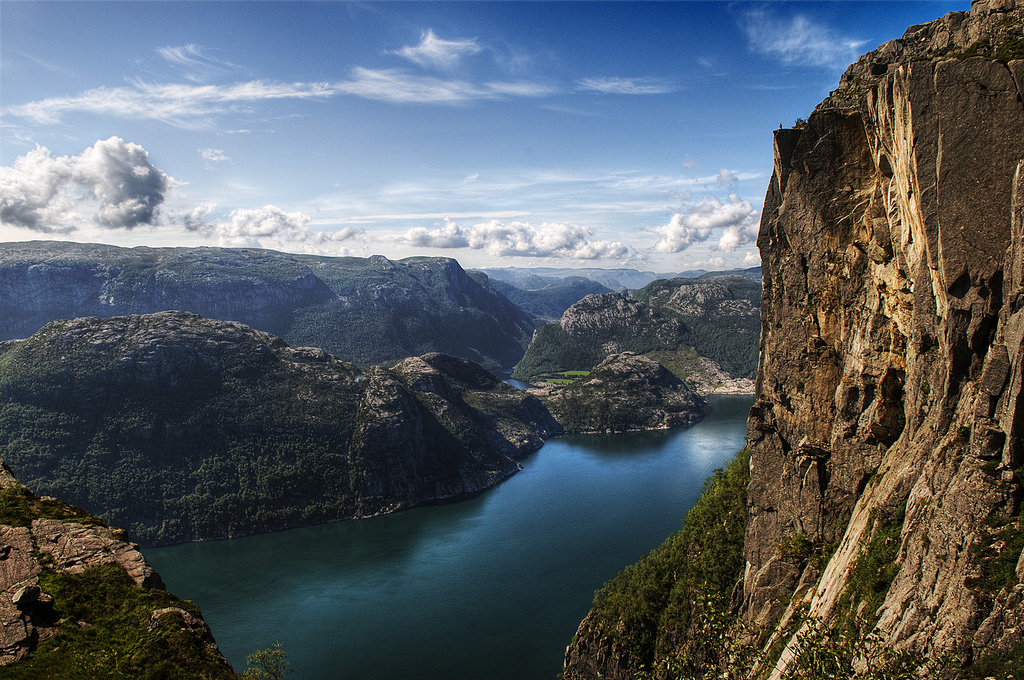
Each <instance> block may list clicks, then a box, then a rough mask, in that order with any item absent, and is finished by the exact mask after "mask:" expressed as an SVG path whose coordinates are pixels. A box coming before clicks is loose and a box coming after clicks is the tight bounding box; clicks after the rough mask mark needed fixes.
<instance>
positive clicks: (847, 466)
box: [565, 0, 1024, 679]
mask: <svg viewBox="0 0 1024 680" xmlns="http://www.w3.org/2000/svg"><path fill="white" fill-rule="evenodd" d="M1022 92H1024V3H1018V2H1015V1H1014V0H976V1H975V2H974V3H973V4H972V8H971V11H970V12H955V13H951V14H948V15H946V16H944V17H942V18H940V19H937V20H936V21H933V22H931V23H928V24H923V25H919V26H912V27H911V28H909V29H908V30H907V32H906V33H905V35H904V36H903V38H901V39H899V40H894V41H892V42H889V43H886V44H884V45H882V46H881V47H879V48H878V49H877V50H876V51H874V52H871V53H869V54H867V55H864V56H863V57H861V58H860V60H859V61H858V62H857V63H856V64H854V65H852V66H851V67H850V68H849V69H848V70H847V72H846V73H845V74H844V76H843V77H842V80H841V82H840V85H839V87H838V89H837V90H836V91H834V92H833V93H831V94H830V96H829V97H828V98H827V99H826V100H825V101H823V102H822V103H821V104H820V105H819V106H818V107H817V108H816V109H815V111H814V112H813V113H812V114H811V115H810V116H809V117H808V119H807V121H806V124H801V125H800V126H799V127H798V128H794V129H790V130H779V131H778V132H777V133H776V134H775V169H774V173H773V176H772V179H771V183H770V185H769V187H768V191H767V195H766V198H765V205H764V211H763V213H762V222H761V228H760V235H759V239H758V246H759V248H760V251H761V257H762V272H763V298H762V307H761V359H760V366H759V370H758V379H757V388H756V389H757V392H756V394H757V399H756V402H755V405H754V407H753V408H752V410H751V413H750V418H749V422H748V428H749V435H748V441H749V447H750V452H751V460H750V474H751V480H750V484H749V487H748V495H747V511H748V513H747V523H746V533H745V540H744V554H745V558H746V565H745V569H744V570H743V573H742V574H737V577H738V582H737V584H736V587H735V589H733V590H732V592H731V603H732V611H733V612H735V613H737V614H738V615H739V617H740V619H741V620H742V621H743V622H745V624H746V626H745V627H744V630H746V631H747V633H746V634H741V633H739V632H736V634H735V635H732V636H731V639H732V640H733V642H736V641H739V642H751V641H752V642H753V643H754V646H755V647H757V648H759V649H760V650H762V651H763V652H767V651H768V650H771V653H769V654H766V656H765V657H764V660H765V661H764V662H762V665H761V666H760V667H759V668H758V669H757V670H756V671H755V672H753V673H754V674H757V673H761V672H762V671H765V670H766V669H774V670H773V671H772V672H773V673H774V676H773V677H781V676H782V675H783V674H784V672H785V668H786V666H787V664H789V663H790V662H791V661H792V658H793V653H794V650H795V648H796V644H795V641H796V639H797V638H796V634H797V633H798V631H799V630H800V626H799V622H800V620H801V617H804V616H806V615H808V614H809V615H810V616H812V617H815V618H816V619H818V620H819V621H823V622H825V623H838V622H842V621H851V620H855V619H860V620H861V621H864V622H866V623H867V625H868V626H873V627H874V629H875V631H876V633H877V634H878V635H879V636H880V638H879V643H880V644H882V645H884V646H889V647H893V648H895V649H898V650H906V651H911V652H920V653H922V654H924V655H925V656H927V657H932V658H935V657H937V656H939V655H941V654H942V653H943V652H954V653H956V654H957V655H958V657H959V665H962V666H964V667H968V668H971V667H972V666H973V667H974V668H979V667H980V666H979V663H983V662H985V661H986V660H987V659H988V660H990V659H992V658H994V657H995V656H996V655H1000V654H1003V655H1004V658H1011V659H1012V658H1017V659H1019V658H1020V654H1021V653H1022V650H1024V647H1022V646H1021V645H1022V644H1024V625H1022V623H1024V621H1022V619H1024V615H1022V613H1021V612H1022V611H1024V610H1022V607H1021V604H1022V601H1024V557H1022V555H1021V546H1022V543H1024V534H1022V529H1021V520H1020V510H1021V501H1022V498H1024V482H1022V477H1021V475H1022V473H1024V470H1022V466H1024V440H1022V437H1021V430H1022V428H1024V352H1022V351H1021V350H1022V347H1024V312H1022V309H1024V107H1022V103H1021V102H1022V97H1021V94H1022ZM797 540H799V541H800V542H801V543H800V544H801V545H803V546H805V548H806V549H804V550H802V551H794V550H793V549H792V546H793V545H795V543H794V541H797ZM804 541H805V542H804ZM880 556H881V559H880ZM869 559H876V560H879V559H880V561H878V563H877V565H875V566H874V567H872V569H873V571H872V573H870V574H868V573H867V569H868V565H869V564H875V563H871V562H869V561H868V560H869ZM667 578H672V577H671V576H667ZM865 582H867V583H868V585H867V586H866V585H865ZM868 591H870V592H868ZM723 595H724V596H725V597H726V601H729V596H730V593H723ZM595 611H596V610H595ZM654 616H655V617H658V616H660V614H659V613H658V612H655V614H654ZM596 620H597V619H595V618H594V613H593V612H592V614H591V617H588V620H587V621H585V622H584V624H583V625H582V626H581V628H580V631H579V632H578V633H577V638H576V639H575V640H574V642H573V644H572V645H570V647H569V649H568V651H567V655H566V659H567V662H566V673H565V676H566V678H574V679H579V678H598V677H608V678H627V677H633V675H634V673H635V672H636V670H637V669H638V668H640V666H641V665H642V664H652V663H657V662H659V661H660V659H658V658H654V659H643V658H633V657H630V656H629V652H628V650H626V651H623V650H624V649H625V647H624V646H623V642H622V641H623V640H626V639H628V636H627V635H626V634H625V633H624V631H623V630H620V629H615V627H614V625H611V626H609V625H606V624H604V623H601V624H596V623H594V622H595V621H596ZM656 620H661V621H665V619H664V618H662V619H657V618H656ZM588 622H589V623H588ZM620 626H625V622H624V621H620ZM751 631H755V632H753V633H751ZM687 635H689V633H687V634H684V635H681V636H676V637H672V634H667V635H665V636H664V639H663V638H661V637H659V638H658V641H657V645H658V649H660V650H668V653H667V655H666V656H664V658H671V659H677V658H692V657H687V654H688V653H689V652H690V651H691V650H693V649H696V647H695V645H697V644H698V642H696V640H697V639H698V637H699V636H698V637H687ZM723 652H724V653H723V654H722V658H725V657H726V656H727V655H728V653H729V650H723ZM662 653H663V654H665V652H662ZM972 672H973V671H972ZM950 673H952V674H953V675H952V676H953V677H958V676H959V675H958V674H960V673H961V670H960V669H955V670H951V671H950ZM990 674H991V673H990ZM1001 677H1005V674H1004V675H1002V676H1001Z"/></svg>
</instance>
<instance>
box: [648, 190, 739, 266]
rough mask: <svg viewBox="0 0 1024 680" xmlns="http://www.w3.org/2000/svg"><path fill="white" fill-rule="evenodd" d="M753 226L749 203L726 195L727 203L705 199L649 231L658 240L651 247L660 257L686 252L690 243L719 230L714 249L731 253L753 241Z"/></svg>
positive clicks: (702, 240)
mask: <svg viewBox="0 0 1024 680" xmlns="http://www.w3.org/2000/svg"><path fill="white" fill-rule="evenodd" d="M757 226H758V216H757V212H756V211H755V210H754V207H753V206H752V205H751V203H750V201H745V200H743V199H741V198H740V197H739V196H738V195H736V194H730V195H729V200H728V202H727V203H722V201H721V200H720V199H718V198H716V197H711V198H705V199H703V200H701V201H700V202H699V203H697V204H696V205H693V206H691V207H690V208H688V209H687V210H686V211H684V212H679V213H676V214H675V215H673V216H672V220H671V221H670V222H669V223H668V224H667V225H665V226H663V227H654V228H651V229H649V231H651V232H653V233H655V234H658V236H660V237H661V238H660V240H659V241H658V243H657V244H656V245H655V246H654V249H655V250H657V251H658V252H661V253H678V252H680V251H683V250H686V249H687V248H689V247H690V246H691V245H693V244H694V243H701V242H704V241H707V240H708V239H709V238H711V236H712V234H713V232H715V231H716V230H719V229H721V230H722V233H721V237H720V239H719V242H718V247H719V248H720V249H722V250H725V251H733V250H735V249H736V248H738V247H739V246H741V245H745V244H747V243H752V242H753V241H754V240H756V239H757Z"/></svg>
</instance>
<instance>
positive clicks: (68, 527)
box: [0, 461, 236, 679]
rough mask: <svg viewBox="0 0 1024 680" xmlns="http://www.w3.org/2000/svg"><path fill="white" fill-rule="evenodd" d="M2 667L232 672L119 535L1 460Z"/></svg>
mask: <svg viewBox="0 0 1024 680" xmlns="http://www.w3.org/2000/svg"><path fill="white" fill-rule="evenodd" d="M0 667H3V676H4V677H12V678H21V677H25V678H37V677H47V678H58V677H68V678H71V677H118V678H120V677H137V678H156V677H194V678H210V679H213V678H233V677H236V676H235V674H234V673H233V671H232V669H231V666H230V664H228V662H227V661H226V660H225V659H224V657H223V655H222V654H221V653H220V650H219V649H218V648H217V644H216V642H215V641H214V639H213V636H212V635H211V633H210V629H209V627H208V626H207V625H206V623H205V622H204V621H203V617H202V615H201V614H200V612H199V610H198V609H197V608H196V606H195V605H194V604H192V603H191V602H187V601H186V602H183V601H181V600H178V598H176V597H175V596H174V595H171V594H170V593H168V592H166V591H165V590H164V585H163V582H162V581H161V579H160V575H159V574H157V573H156V572H155V571H154V570H153V569H152V567H150V566H149V564H148V563H147V562H146V559H145V558H144V557H143V556H142V554H141V553H140V552H139V551H138V546H136V545H135V544H134V543H129V542H127V540H126V539H125V536H124V532H123V531H121V530H120V529H112V528H108V527H106V526H104V525H103V522H102V521H101V520H100V519H99V518H97V517H94V516H92V515H90V514H89V513H87V512H86V511H84V510H82V509H81V508H77V507H75V506H73V505H68V504H67V503H64V502H62V501H59V500H57V499H55V498H51V497H48V496H36V495H35V494H33V493H32V492H30V491H29V490H28V489H27V488H26V487H25V486H24V485H22V484H21V482H19V481H18V480H17V479H16V478H15V477H14V475H13V474H12V472H11V470H10V468H8V467H7V465H6V463H4V462H3V461H0Z"/></svg>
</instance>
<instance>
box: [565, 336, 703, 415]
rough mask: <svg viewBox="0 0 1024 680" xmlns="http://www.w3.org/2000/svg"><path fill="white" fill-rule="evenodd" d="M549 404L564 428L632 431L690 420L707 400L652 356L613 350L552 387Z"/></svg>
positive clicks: (700, 411) (701, 409) (701, 412)
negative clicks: (566, 381)
mask: <svg viewBox="0 0 1024 680" xmlns="http://www.w3.org/2000/svg"><path fill="white" fill-rule="evenodd" d="M546 402H547V405H548V407H549V408H550V409H551V412H552V413H553V414H554V416H555V418H556V419H557V420H558V422H559V423H561V424H562V426H563V427H564V428H565V430H566V432H576V433H592V432H633V431H642V430H664V429H668V428H671V427H677V426H679V425H692V424H693V423H695V422H697V421H698V420H700V419H701V418H703V417H704V406H705V401H704V399H702V398H701V397H700V396H698V395H697V394H696V393H694V392H692V391H691V390H690V389H689V388H688V387H687V386H686V385H684V384H683V381H682V380H680V379H679V378H677V377H676V376H675V375H673V374H672V373H671V372H670V371H669V370H668V369H666V368H665V367H664V366H662V365H661V364H659V363H658V362H657V361H654V360H653V359H649V358H648V357H645V356H643V355H642V354H634V353H632V352H625V353H622V354H613V355H611V356H609V357H608V358H607V359H605V360H604V361H602V362H601V363H600V364H599V365H598V366H596V367H595V368H594V370H593V371H591V373H590V375H588V376H586V377H585V378H581V379H579V380H577V381H576V382H573V383H571V384H569V385H566V386H565V387H562V388H560V389H557V390H555V391H554V392H552V393H551V394H550V396H548V397H547V398H546Z"/></svg>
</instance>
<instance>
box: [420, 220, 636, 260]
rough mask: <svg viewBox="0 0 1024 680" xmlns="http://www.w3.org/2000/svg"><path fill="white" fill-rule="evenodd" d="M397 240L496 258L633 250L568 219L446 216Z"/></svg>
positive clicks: (607, 255)
mask: <svg viewBox="0 0 1024 680" xmlns="http://www.w3.org/2000/svg"><path fill="white" fill-rule="evenodd" d="M400 240H401V241H403V242H405V243H408V244H409V245H413V246H417V247H425V248H472V249H474V250H483V251H485V252H487V253H488V254H489V255H493V256H495V257H559V258H566V259H571V260H598V259H624V258H629V257H630V256H632V255H635V252H634V251H633V250H632V249H631V248H630V247H629V246H627V245H626V244H624V243H622V242H620V241H606V240H600V239H595V238H594V235H593V234H592V233H591V232H590V230H588V229H586V228H584V227H581V226H579V225H576V224H571V223H568V222H561V223H548V222H545V223H543V224H539V225H534V224H530V223H528V222H501V221H499V220H491V221H489V222H482V223H480V224H474V225H473V226H471V227H461V226H459V225H458V224H456V223H454V222H452V221H451V220H450V219H447V218H446V219H445V221H444V225H443V226H439V227H436V228H434V229H427V228H424V227H417V228H414V229H409V230H408V231H407V232H406V233H405V235H404V236H402V237H400Z"/></svg>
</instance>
